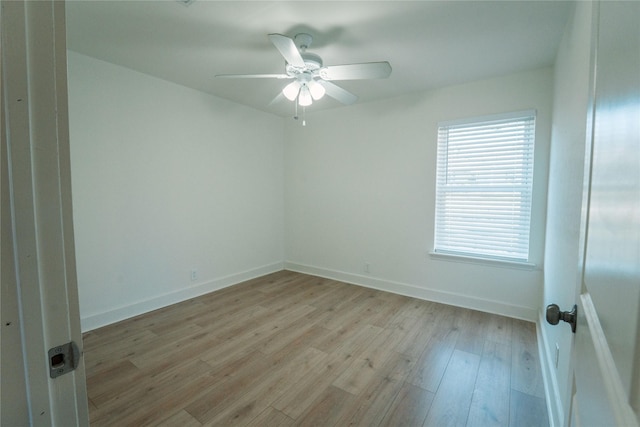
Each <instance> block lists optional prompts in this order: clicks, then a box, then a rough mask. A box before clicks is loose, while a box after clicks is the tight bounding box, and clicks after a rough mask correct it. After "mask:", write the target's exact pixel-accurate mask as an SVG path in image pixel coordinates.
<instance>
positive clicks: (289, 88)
mask: <svg viewBox="0 0 640 427" xmlns="http://www.w3.org/2000/svg"><path fill="white" fill-rule="evenodd" d="M299 91H300V83H298V81H297V80H296V81H294V82H291V83H289V84H288V85H286V86H285V87H284V89H282V94H283V95H284V96H285V97H286V98H287V99H288V100H289V101H295V99H296V97H297V96H298V92H299Z"/></svg>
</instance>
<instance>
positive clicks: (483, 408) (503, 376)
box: [467, 340, 511, 427]
mask: <svg viewBox="0 0 640 427" xmlns="http://www.w3.org/2000/svg"><path fill="white" fill-rule="evenodd" d="M510 391H511V346H509V345H507V344H501V343H496V342H493V341H489V340H487V341H485V346H484V351H483V353H482V358H481V359H480V367H479V368H478V377H477V379H476V385H475V390H474V391H473V398H472V399H471V408H470V410H469V419H468V421H467V426H474V427H475V426H477V427H491V426H495V427H500V426H506V425H508V424H509V399H510Z"/></svg>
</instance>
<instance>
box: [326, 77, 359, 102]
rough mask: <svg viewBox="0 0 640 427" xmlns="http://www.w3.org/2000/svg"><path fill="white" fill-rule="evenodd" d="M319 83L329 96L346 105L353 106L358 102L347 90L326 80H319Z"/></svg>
mask: <svg viewBox="0 0 640 427" xmlns="http://www.w3.org/2000/svg"><path fill="white" fill-rule="evenodd" d="M317 82H318V83H319V84H321V85H322V86H323V87H324V88H325V90H326V91H327V92H326V94H327V95H329V96H330V97H332V98H334V99H336V100H338V101H340V102H342V103H343V104H345V105H351V104H353V103H354V102H356V101H357V100H358V97H357V96H355V95H354V94H352V93H351V92H349V91H347V90H345V89H342V88H341V87H340V86H338V85H336V84H333V83H331V82H327V81H324V80H317Z"/></svg>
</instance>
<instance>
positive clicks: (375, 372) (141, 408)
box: [84, 271, 548, 427]
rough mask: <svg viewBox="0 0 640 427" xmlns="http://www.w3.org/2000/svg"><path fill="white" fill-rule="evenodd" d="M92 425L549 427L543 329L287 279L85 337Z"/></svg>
mask: <svg viewBox="0 0 640 427" xmlns="http://www.w3.org/2000/svg"><path fill="white" fill-rule="evenodd" d="M84 350H85V364H86V371H87V390H88V395H89V412H90V419H91V425H92V426H119V427H120V426H136V427H138V426H146V425H149V426H160V425H161V426H179V427H190V426H203V425H204V426H232V425H241V426H294V425H301V426H323V427H324V426H328V427H329V426H350V425H357V426H423V425H424V426H518V427H521V426H536V427H538V426H546V425H547V423H548V421H547V420H548V417H547V410H546V406H545V401H544V390H543V384H542V376H541V373H540V365H539V362H538V351H537V343H536V333H535V324H533V323H529V322H524V321H520V320H514V319H510V318H507V317H502V316H497V315H492V314H486V313H481V312H477V311H473V310H467V309H462V308H456V307H452V306H447V305H442V304H437V303H433V302H428V301H422V300H418V299H414V298H408V297H404V296H399V295H395V294H390V293H386V292H381V291H376V290H372V289H367V288H363V287H359V286H355V285H348V284H345V283H341V282H338V281H334V280H329V279H323V278H318V277H314V276H308V275H304V274H299V273H294V272H290V271H282V272H278V273H274V274H271V275H268V276H265V277H261V278H258V279H254V280H251V281H248V282H245V283H241V284H238V285H235V286H232V287H230V288H226V289H223V290H220V291H217V292H214V293H210V294H207V295H204V296H201V297H199V298H195V299H191V300H189V301H185V302H183V303H180V304H176V305H173V306H170V307H166V308H163V309H160V310H157V311H154V312H151V313H147V314H144V315H142V316H138V317H135V318H132V319H128V320H125V321H122V322H119V323H117V324H113V325H109V326H106V327H103V328H100V329H96V330H93V331H90V332H88V333H86V334H85V335H84Z"/></svg>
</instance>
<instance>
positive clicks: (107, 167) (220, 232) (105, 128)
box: [68, 52, 284, 330]
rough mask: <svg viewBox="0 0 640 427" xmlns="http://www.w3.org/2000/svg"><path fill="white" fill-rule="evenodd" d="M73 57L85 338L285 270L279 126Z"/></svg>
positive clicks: (73, 143)
mask: <svg viewBox="0 0 640 427" xmlns="http://www.w3.org/2000/svg"><path fill="white" fill-rule="evenodd" d="M68 61H69V70H68V75H69V106H70V128H71V156H72V159H71V160H72V162H71V163H72V180H73V186H72V187H73V204H74V224H75V235H76V254H77V265H78V282H79V293H80V308H81V317H82V323H83V330H88V329H93V328H95V327H98V326H101V325H104V324H107V323H111V322H113V321H116V320H119V319H122V318H126V317H130V316H132V315H135V314H139V313H142V312H146V311H149V310H152V309H155V308H158V307H161V306H164V305H168V304H171V303H174V302H177V301H180V300H183V299H186V298H190V297H192V296H195V295H198V294H201V293H205V292H209V291H211V290H214V289H217V288H220V287H223V286H227V285H230V284H233V283H237V282H239V281H242V280H245V279H248V278H250V277H255V276H259V275H262V274H266V273H269V272H272V271H276V270H280V269H282V260H283V203H284V202H283V151H282V150H283V122H282V119H281V118H279V117H276V116H273V115H269V114H265V113H262V112H258V111H256V110H253V109H250V108H246V107H243V106H240V105H238V104H235V103H232V102H228V101H225V100H222V99H219V98H216V97H213V96H209V95H206V94H204V93H201V92H198V91H195V90H191V89H188V88H185V87H182V86H179V85H176V84H173V83H169V82H167V81H163V80H160V79H157V78H154V77H150V76H148V75H144V74H141V73H137V72H134V71H131V70H129V69H126V68H122V67H119V66H115V65H113V64H109V63H106V62H102V61H99V60H96V59H93V58H89V57H87V56H83V55H80V54H77V53H74V52H69V59H68ZM191 269H197V279H196V280H191V275H190V272H191Z"/></svg>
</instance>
